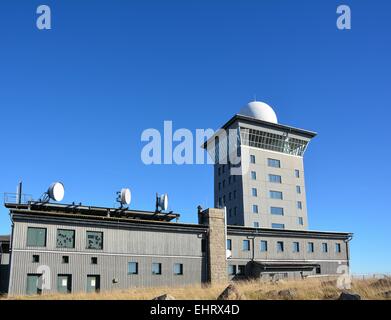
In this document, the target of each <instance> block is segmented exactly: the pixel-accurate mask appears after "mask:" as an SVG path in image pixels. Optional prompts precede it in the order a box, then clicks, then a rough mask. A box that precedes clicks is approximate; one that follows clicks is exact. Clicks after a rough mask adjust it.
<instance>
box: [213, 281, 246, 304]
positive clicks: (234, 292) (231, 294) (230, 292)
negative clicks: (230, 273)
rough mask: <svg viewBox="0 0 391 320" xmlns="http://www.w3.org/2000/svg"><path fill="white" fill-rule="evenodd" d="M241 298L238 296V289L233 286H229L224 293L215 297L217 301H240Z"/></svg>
mask: <svg viewBox="0 0 391 320" xmlns="http://www.w3.org/2000/svg"><path fill="white" fill-rule="evenodd" d="M241 299H243V296H242V295H241V294H240V292H239V290H238V288H236V287H235V286H234V285H233V284H230V285H229V286H228V287H227V288H225V289H224V291H223V292H222V293H221V294H220V295H219V296H218V297H217V300H241Z"/></svg>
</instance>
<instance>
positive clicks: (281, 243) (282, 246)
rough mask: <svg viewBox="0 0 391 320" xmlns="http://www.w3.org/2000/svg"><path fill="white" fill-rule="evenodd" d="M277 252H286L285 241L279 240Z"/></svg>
mask: <svg viewBox="0 0 391 320" xmlns="http://www.w3.org/2000/svg"><path fill="white" fill-rule="evenodd" d="M277 252H284V242H283V241H277Z"/></svg>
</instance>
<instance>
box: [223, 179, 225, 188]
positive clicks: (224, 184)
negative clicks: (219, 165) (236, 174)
mask: <svg viewBox="0 0 391 320" xmlns="http://www.w3.org/2000/svg"><path fill="white" fill-rule="evenodd" d="M224 188H225V180H223V189H224Z"/></svg>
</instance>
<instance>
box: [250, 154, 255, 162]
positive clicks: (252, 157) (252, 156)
mask: <svg viewBox="0 0 391 320" xmlns="http://www.w3.org/2000/svg"><path fill="white" fill-rule="evenodd" d="M250 162H251V163H255V156H254V155H253V154H252V155H250Z"/></svg>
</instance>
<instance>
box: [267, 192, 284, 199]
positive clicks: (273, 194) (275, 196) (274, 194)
mask: <svg viewBox="0 0 391 320" xmlns="http://www.w3.org/2000/svg"><path fill="white" fill-rule="evenodd" d="M269 194H270V198H271V199H280V200H282V192H281V191H272V190H271V191H270V192H269Z"/></svg>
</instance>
